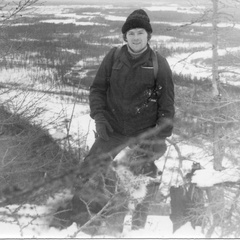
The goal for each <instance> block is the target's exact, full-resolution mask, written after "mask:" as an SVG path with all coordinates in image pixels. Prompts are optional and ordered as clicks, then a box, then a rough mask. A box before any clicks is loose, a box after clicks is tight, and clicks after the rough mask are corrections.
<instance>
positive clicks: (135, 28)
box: [84, 9, 174, 229]
mask: <svg viewBox="0 0 240 240" xmlns="http://www.w3.org/2000/svg"><path fill="white" fill-rule="evenodd" d="M122 33H123V39H124V40H125V42H126V44H125V45H123V46H122V47H121V49H120V50H119V52H118V53H117V56H116V53H115V51H117V50H116V48H113V49H111V50H110V51H109V52H108V53H107V55H106V56H105V58H104V59H103V61H102V63H101V65H100V67H99V69H98V72H97V74H96V77H95V79H94V81H93V84H92V86H91V88H90V97H89V99H90V110H91V112H90V115H91V117H92V118H93V119H94V120H95V123H96V135H97V138H96V140H95V143H94V144H93V146H92V148H91V149H90V151H89V154H88V156H87V157H86V159H85V161H84V163H88V164H89V163H91V161H93V159H95V161H96V159H98V158H99V156H100V155H103V154H104V153H106V157H105V159H104V161H103V159H102V158H101V159H99V161H103V162H105V163H106V167H103V169H104V168H105V169H107V165H108V164H109V163H110V161H111V159H112V158H114V157H115V156H116V154H117V153H118V152H119V151H120V150H121V149H122V148H124V146H125V144H126V143H128V142H129V140H130V139H134V138H136V137H137V138H138V139H139V142H138V143H137V144H139V146H140V148H142V149H144V150H145V151H147V152H148V153H149V154H147V157H146V161H145V163H147V164H143V166H142V167H143V168H142V169H143V173H145V174H148V173H149V172H148V171H149V169H150V172H151V173H149V174H151V176H153V177H155V176H156V173H157V168H156V166H155V165H154V163H153V161H154V160H156V159H157V158H159V157H160V156H162V155H163V154H164V152H165V151H166V143H165V139H166V137H169V136H170V135H171V134H172V128H173V124H172V121H173V117H174V85H173V81H172V72H171V70H170V67H169V65H168V63H167V61H166V59H165V58H163V57H162V56H161V55H159V54H157V60H158V72H157V76H156V78H155V76H154V66H153V59H154V54H156V53H154V51H153V50H152V49H151V47H150V46H149V40H150V39H151V34H152V27H151V24H150V19H149V17H148V15H147V13H146V12H145V11H144V10H142V9H138V10H135V11H134V12H132V13H131V14H130V15H129V16H128V18H127V19H126V22H125V23H124V24H123V26H122ZM148 132H149V134H147V137H146V138H144V139H142V140H144V142H143V141H141V138H139V136H141V134H144V133H148ZM146 140H148V141H146ZM113 150H115V151H113ZM149 164H150V168H149ZM145 166H146V167H145ZM95 170H96V171H98V167H97V166H96V168H95ZM151 191H152V192H153V190H150V192H151ZM148 208H149V203H148V202H146V203H145V204H142V205H140V206H137V212H138V213H136V214H135V215H134V216H135V217H134V216H133V228H134V229H136V228H142V227H144V226H145V223H146V218H147V213H144V214H142V212H143V210H144V211H148Z"/></svg>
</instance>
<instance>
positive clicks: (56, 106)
mask: <svg viewBox="0 0 240 240" xmlns="http://www.w3.org/2000/svg"><path fill="white" fill-rule="evenodd" d="M76 7H78V8H79V7H81V8H89V7H94V8H97V9H99V8H100V6H98V5H94V6H93V5H82V6H80V5H76ZM105 7H106V8H107V7H108V8H111V6H105ZM66 8H69V6H64V5H61V6H58V7H55V6H52V7H51V6H47V7H45V6H40V7H38V9H37V11H38V13H40V12H42V13H44V14H55V16H57V17H59V19H49V20H45V22H54V23H56V24H58V23H64V24H66V23H73V24H76V25H77V24H78V25H94V24H97V23H95V22H78V21H77V20H79V19H86V18H87V19H88V20H90V19H91V18H92V17H93V16H94V15H95V14H96V13H90V12H88V13H87V14H89V16H84V15H76V14H71V13H68V10H66ZM147 10H149V11H158V10H163V11H165V10H171V11H178V12H188V13H196V11H195V10H193V9H187V8H178V7H177V6H174V5H172V6H168V7H167V6H165V7H164V6H152V7H149V8H147ZM200 10H201V9H200ZM91 14H92V15H91ZM62 17H66V19H62ZM60 18H61V19H60ZM104 18H105V19H106V20H111V21H125V19H126V17H121V16H118V17H116V16H114V15H106V16H104ZM161 23H163V22H161ZM167 24H170V25H173V26H177V25H179V24H184V23H167ZM201 26H205V27H209V25H208V24H204V25H201ZM224 26H229V25H221V26H220V27H224ZM234 27H235V28H239V25H238V24H236V25H235V26H234ZM174 40H176V41H175V42H173V41H174ZM152 41H153V42H162V43H164V44H166V45H167V46H168V47H173V48H177V47H184V48H188V49H189V53H184V54H179V55H174V56H172V57H169V58H168V61H169V63H170V65H171V67H172V69H173V71H174V72H177V73H182V74H194V76H198V77H208V76H209V75H210V74H211V72H210V69H209V68H208V67H207V66H205V65H204V63H201V62H199V63H198V66H196V64H193V62H194V60H196V59H202V60H204V58H209V57H211V50H210V49H207V48H209V47H210V46H209V44H208V43H204V42H202V43H192V42H188V43H186V42H181V41H179V39H178V40H177V39H174V38H172V37H168V36H153V38H152ZM193 47H203V48H206V49H205V50H203V51H200V52H195V53H194V54H191V48H193ZM229 51H230V52H236V51H239V48H234V49H227V50H220V52H219V54H220V55H225V54H226V53H227V52H229ZM182 59H185V60H184V61H182ZM199 66H200V68H199ZM235 70H236V71H239V70H238V69H235ZM1 71H2V72H1V73H0V74H1V82H5V83H17V82H18V81H19V80H20V79H25V83H21V84H23V85H31V79H32V78H33V77H34V78H37V77H38V76H40V75H45V76H46V75H48V76H50V77H53V75H54V73H53V72H44V73H43V72H41V71H43V70H40V69H35V68H33V67H32V68H31V72H30V70H26V69H20V68H19V69H18V70H16V69H11V70H5V69H3V70H1ZM232 83H233V84H235V83H236V82H232ZM236 84H237V83H236ZM48 87H49V89H51V90H54V91H56V92H58V91H59V89H57V88H55V86H48V85H47V84H46V82H43V83H42V84H38V85H37V86H36V85H35V88H36V89H39V90H41V89H42V90H46V88H48ZM68 90H69V89H68ZM16 94H18V98H16V99H13V98H12V102H13V103H12V107H14V106H17V104H18V103H19V102H20V101H21V102H23V101H24V104H23V108H24V107H26V108H27V106H28V105H29V104H30V103H31V102H32V99H39V102H38V107H39V108H42V109H44V110H45V112H44V113H43V114H42V115H41V117H40V118H38V119H37V121H38V122H39V123H46V122H53V123H51V124H49V125H48V131H49V133H50V134H51V135H52V137H53V138H54V139H56V140H63V139H64V138H65V137H66V136H67V131H66V126H65V125H64V124H66V123H67V122H68V121H69V120H70V119H71V116H72V120H71V124H70V129H69V130H70V132H69V133H70V135H71V136H72V141H73V142H75V141H77V140H78V139H79V138H81V139H82V140H83V143H82V144H83V145H85V147H86V148H90V147H91V146H92V144H93V142H94V139H95V136H94V130H95V124H94V121H93V120H92V119H91V118H90V116H89V106H88V104H86V103H76V104H75V105H74V99H73V97H68V98H67V97H65V98H64V99H60V98H59V97H57V96H56V95H54V94H52V95H50V94H46V93H44V94H42V95H41V93H36V92H35V93H28V95H21V94H19V93H18V92H17V91H15V90H14V91H12V92H11V93H6V94H1V101H3V100H4V99H9V98H10V97H13V96H16ZM43 96H44V97H43ZM46 99H47V100H46ZM53 119H57V121H55V123H54V121H52V120H53ZM74 144H76V143H74ZM203 145H206V143H204V144H203ZM75 146H77V145H75ZM179 147H180V148H181V151H182V153H183V154H184V156H186V157H188V156H191V158H192V159H194V161H197V162H201V165H202V166H203V167H204V169H201V170H198V171H196V172H195V174H194V176H193V179H192V182H193V183H195V184H196V185H197V186H199V187H212V186H213V185H215V184H219V183H223V182H236V181H239V180H240V169H238V168H228V169H225V170H222V171H215V170H214V169H213V168H212V163H211V157H209V156H208V154H207V151H205V150H204V149H202V148H200V147H197V146H193V145H189V144H187V143H181V144H179ZM192 163H193V161H192V160H191V159H189V160H185V161H183V162H182V163H181V171H182V173H183V175H185V174H186V173H187V172H189V171H191V166H192ZM156 165H157V166H158V168H159V170H163V175H162V177H161V180H162V184H161V185H160V191H161V192H162V194H163V195H165V196H167V194H168V193H169V187H170V186H179V185H181V184H182V178H181V175H180V174H179V166H180V162H179V160H178V155H177V152H176V151H175V149H174V148H173V147H172V146H171V147H169V151H168V152H167V153H166V154H165V156H164V157H163V158H161V159H159V160H157V161H156ZM17 209H18V211H17V213H18V214H19V216H15V217H13V212H16V210H17ZM3 212H5V213H9V214H11V215H12V216H11V217H10V216H8V217H6V215H4V214H3ZM47 212H48V209H47V208H46V206H45V205H42V206H37V205H30V204H25V205H23V206H19V205H11V206H7V207H5V208H0V229H1V230H0V238H36V237H39V238H71V237H72V236H74V234H75V233H77V232H78V227H77V225H76V224H75V223H74V224H72V225H71V226H70V227H68V228H67V229H64V230H58V229H56V228H53V227H51V228H49V227H48V226H47V225H46V221H45V219H46V218H44V217H45V216H44V215H46V213H47ZM1 218H2V219H1ZM130 220H131V216H129V215H128V216H127V217H126V219H125V226H124V231H123V233H122V235H121V236H120V237H122V238H203V237H204V235H203V234H202V233H201V230H200V229H199V228H196V229H193V228H192V227H191V225H190V223H189V222H188V223H186V224H185V225H184V226H182V227H181V228H180V229H178V230H177V231H176V232H175V233H174V234H173V232H172V222H171V221H170V219H169V216H153V215H150V216H149V217H148V220H147V224H146V227H145V229H143V230H138V231H132V230H131V229H130ZM75 237H77V238H90V236H89V235H87V234H84V233H83V232H79V233H77V234H76V236H75ZM108 237H111V238H113V236H98V238H108Z"/></svg>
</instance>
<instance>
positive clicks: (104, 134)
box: [96, 121, 113, 141]
mask: <svg viewBox="0 0 240 240" xmlns="http://www.w3.org/2000/svg"><path fill="white" fill-rule="evenodd" d="M108 131H109V132H113V129H112V127H111V125H110V124H109V123H108V122H107V121H106V122H96V132H97V134H98V136H99V137H100V138H102V139H103V140H105V141H108V140H109V136H108Z"/></svg>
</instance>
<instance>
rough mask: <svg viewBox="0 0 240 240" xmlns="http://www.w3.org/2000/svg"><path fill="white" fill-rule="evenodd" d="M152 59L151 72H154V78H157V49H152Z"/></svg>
mask: <svg viewBox="0 0 240 240" xmlns="http://www.w3.org/2000/svg"><path fill="white" fill-rule="evenodd" d="M152 61H153V72H154V78H155V80H156V79H157V74H158V58H157V51H154V50H153V54H152Z"/></svg>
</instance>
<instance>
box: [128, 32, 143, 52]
mask: <svg viewBox="0 0 240 240" xmlns="http://www.w3.org/2000/svg"><path fill="white" fill-rule="evenodd" d="M126 38H127V42H128V45H129V47H130V48H131V49H132V50H133V51H134V52H136V53H137V52H140V51H141V50H143V49H144V48H145V47H146V45H147V42H148V34H147V31H146V30H145V29H144V28H134V29H130V30H129V31H128V32H127V34H126Z"/></svg>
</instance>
